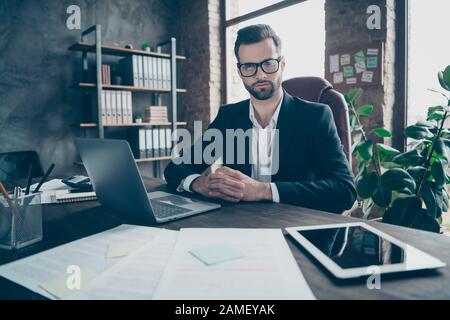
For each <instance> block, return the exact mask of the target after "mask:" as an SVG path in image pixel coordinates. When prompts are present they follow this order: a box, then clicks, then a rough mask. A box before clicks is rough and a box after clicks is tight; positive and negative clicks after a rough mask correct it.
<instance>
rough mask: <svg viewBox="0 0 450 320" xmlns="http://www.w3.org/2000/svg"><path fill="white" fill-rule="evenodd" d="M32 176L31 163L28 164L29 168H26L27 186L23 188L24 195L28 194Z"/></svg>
mask: <svg viewBox="0 0 450 320" xmlns="http://www.w3.org/2000/svg"><path fill="white" fill-rule="evenodd" d="M32 177H33V165H30V169H28V179H27V188H26V189H25V195H28V194H29V193H30V185H31V179H32Z"/></svg>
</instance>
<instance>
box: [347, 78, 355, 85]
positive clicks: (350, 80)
mask: <svg viewBox="0 0 450 320" xmlns="http://www.w3.org/2000/svg"><path fill="white" fill-rule="evenodd" d="M346 82H347V84H356V78H347V80H346Z"/></svg>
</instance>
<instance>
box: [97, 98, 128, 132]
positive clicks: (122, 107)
mask: <svg viewBox="0 0 450 320" xmlns="http://www.w3.org/2000/svg"><path fill="white" fill-rule="evenodd" d="M101 114H102V121H103V125H120V124H131V123H133V106H132V95H131V91H115V90H104V91H103V92H102V106H101Z"/></svg>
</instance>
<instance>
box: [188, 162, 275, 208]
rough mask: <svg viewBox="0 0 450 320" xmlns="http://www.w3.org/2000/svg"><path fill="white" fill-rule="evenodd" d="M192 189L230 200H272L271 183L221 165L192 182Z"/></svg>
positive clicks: (204, 194) (206, 194) (215, 197)
mask: <svg viewBox="0 0 450 320" xmlns="http://www.w3.org/2000/svg"><path fill="white" fill-rule="evenodd" d="M191 189H192V191H195V192H197V193H199V194H201V195H203V196H205V197H208V198H214V199H222V200H225V201H229V202H235V203H236V202H240V201H261V200H268V201H271V200H272V189H271V187H270V183H267V182H260V181H257V180H255V179H252V178H250V177H249V176H247V175H245V174H243V173H242V172H240V171H237V170H233V169H231V168H228V167H221V168H219V169H217V170H216V172H214V173H211V174H209V175H202V176H200V177H198V178H197V179H195V180H194V181H193V182H192V184H191Z"/></svg>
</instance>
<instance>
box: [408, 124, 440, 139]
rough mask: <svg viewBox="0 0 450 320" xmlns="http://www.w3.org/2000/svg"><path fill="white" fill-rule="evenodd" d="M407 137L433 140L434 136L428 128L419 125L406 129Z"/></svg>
mask: <svg viewBox="0 0 450 320" xmlns="http://www.w3.org/2000/svg"><path fill="white" fill-rule="evenodd" d="M405 136H407V137H408V138H413V139H416V140H420V139H425V138H426V139H431V138H433V134H432V133H431V131H430V130H429V129H428V128H426V127H422V126H419V125H417V124H415V125H412V126H409V127H407V128H406V129H405Z"/></svg>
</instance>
